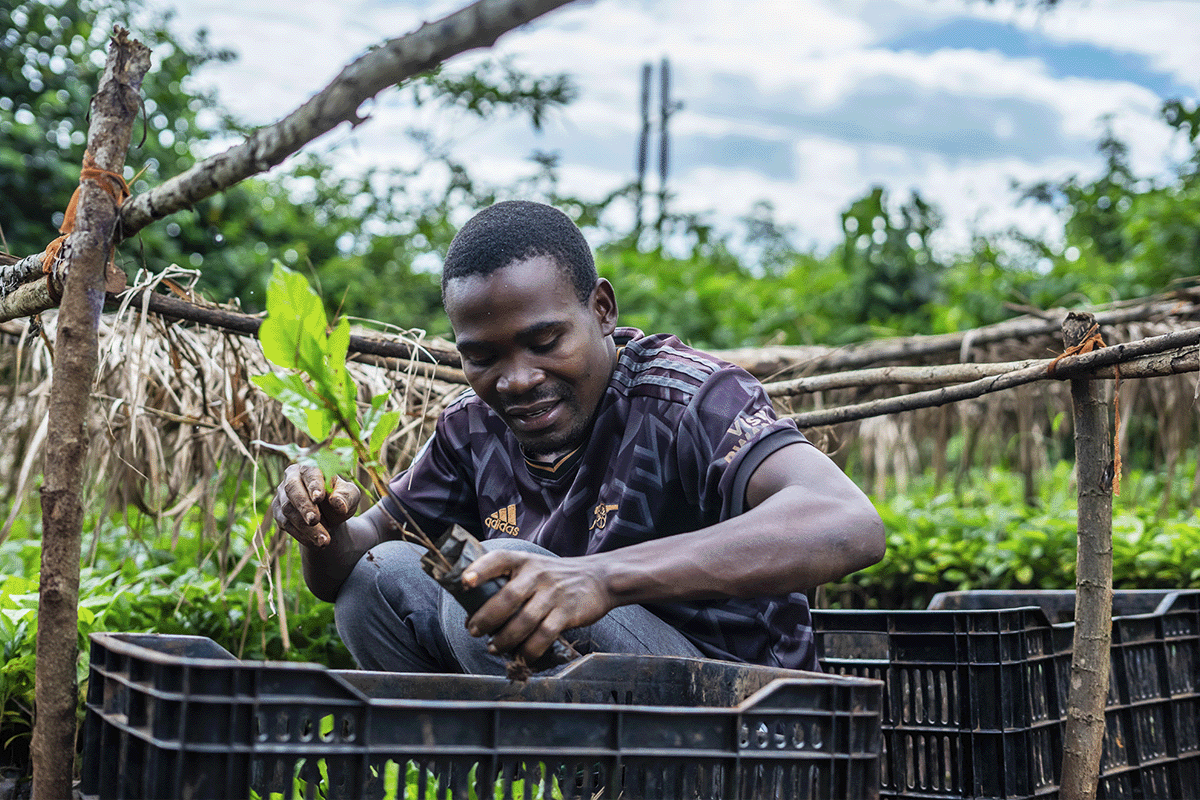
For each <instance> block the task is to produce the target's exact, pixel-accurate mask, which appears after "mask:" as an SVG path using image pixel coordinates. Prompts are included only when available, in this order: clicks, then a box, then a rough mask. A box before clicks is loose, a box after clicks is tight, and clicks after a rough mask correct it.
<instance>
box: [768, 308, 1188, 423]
mask: <svg viewBox="0 0 1200 800" xmlns="http://www.w3.org/2000/svg"><path fill="white" fill-rule="evenodd" d="M1198 344H1200V328H1188V329H1187V330H1182V331H1174V332H1172V333H1165V334H1163V335H1162V336H1152V337H1150V338H1148V339H1141V340H1139V341H1136V342H1130V343H1128V344H1118V345H1113V346H1112V347H1105V348H1103V349H1101V350H1096V351H1093V352H1091V353H1083V354H1081V355H1076V356H1067V357H1065V358H1063V359H1061V360H1060V361H1059V362H1058V364H1057V366H1056V369H1055V371H1054V374H1050V372H1049V370H1048V368H1049V366H1050V362H1051V360H1052V359H1047V360H1045V361H1038V362H1034V363H1033V364H1032V365H1031V366H1027V367H1023V368H1019V369H1015V370H1013V371H1011V372H1005V373H1004V374H1001V375H994V376H989V377H984V378H980V379H979V380H975V381H971V382H969V383H961V384H958V385H955V386H948V387H944V388H941V389H932V390H929V391H925V392H914V393H913V394H907V395H901V396H898V397H885V398H882V399H880V400H872V401H870V402H867V403H857V404H855V405H849V406H842V407H840V408H830V409H820V410H816V411H802V412H798V413H795V414H789V415H787V416H789V417H791V418H792V419H794V420H795V421H796V424H797V425H798V426H800V427H801V428H811V427H815V426H818V425H835V424H837V423H839V422H851V421H853V420H857V419H865V418H866V417H877V416H881V415H883V414H894V413H897V412H900V411H911V410H913V409H917V408H932V407H934V406H943V405H946V404H947V403H956V402H959V401H961V400H969V399H971V398H974V397H981V396H982V395H985V394H989V393H991V392H998V391H1002V390H1004V389H1011V388H1013V387H1015V386H1021V385H1024V384H1026V383H1033V382H1034V381H1039V380H1049V379H1056V380H1062V379H1066V378H1084V377H1087V376H1089V375H1091V376H1093V377H1094V373H1095V371H1096V370H1097V369H1099V368H1102V367H1112V366H1113V365H1114V364H1123V363H1126V362H1129V361H1132V360H1134V359H1138V358H1143V357H1146V356H1152V355H1156V354H1161V353H1166V352H1168V351H1171V350H1179V349H1182V348H1191V347H1195V346H1196V345H1198ZM1176 355H1177V356H1178V357H1173V358H1171V359H1168V360H1167V361H1166V364H1167V366H1169V368H1170V369H1169V371H1163V372H1155V373H1154V374H1155V375H1169V374H1175V373H1178V372H1188V371H1191V370H1192V369H1195V367H1192V366H1189V365H1190V364H1191V363H1192V362H1193V361H1194V359H1193V358H1190V357H1189V356H1190V354H1189V353H1180V354H1176ZM1150 363H1152V364H1157V365H1159V366H1162V365H1163V359H1158V360H1157V361H1154V362H1150ZM956 366H957V365H956ZM1121 375H1122V377H1135V376H1134V375H1132V374H1127V373H1126V371H1125V368H1124V367H1122V369H1121ZM1137 377H1148V376H1147V375H1145V374H1143V375H1139V376H1137Z"/></svg>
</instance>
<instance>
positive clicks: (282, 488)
mask: <svg viewBox="0 0 1200 800" xmlns="http://www.w3.org/2000/svg"><path fill="white" fill-rule="evenodd" d="M361 496H362V493H361V492H360V491H359V490H358V487H357V486H355V485H354V484H353V483H351V482H350V481H347V480H343V479H341V478H337V477H335V478H334V479H333V489H332V491H329V492H327V491H326V489H325V479H324V477H323V476H322V475H321V471H320V470H319V469H317V468H315V467H300V466H297V465H295V464H293V465H291V466H290V467H288V468H287V470H286V471H285V472H284V474H283V482H282V483H280V484H279V488H278V489H276V490H275V498H274V499H273V500H272V501H271V516H272V517H274V519H275V523H276V524H277V525H278V526H279V528H280V530H283V531H286V532H287V533H288V534H290V535H291V536H292V537H293V538H295V539H296V541H298V542H300V543H301V544H305V545H308V546H310V547H324V546H325V545H327V544H329V542H330V539H331V538H332V536H333V532H334V530H335V529H336V528H337V527H338V526H340V525H341V524H342V523H343V522H345V521H346V520H348V519H350V517H352V516H354V513H355V511H357V509H358V501H359V499H360V498H361Z"/></svg>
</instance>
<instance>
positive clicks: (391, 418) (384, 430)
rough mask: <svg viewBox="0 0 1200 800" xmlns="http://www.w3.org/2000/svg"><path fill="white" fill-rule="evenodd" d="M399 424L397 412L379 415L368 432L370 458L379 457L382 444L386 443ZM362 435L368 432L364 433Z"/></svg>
mask: <svg viewBox="0 0 1200 800" xmlns="http://www.w3.org/2000/svg"><path fill="white" fill-rule="evenodd" d="M399 424H400V412H399V411H385V412H384V413H382V414H380V415H379V418H378V419H377V420H376V421H375V426H374V428H372V430H371V431H370V432H369V435H370V437H371V441H370V443H369V445H368V446H369V447H370V449H371V455H372V456H374V457H376V458H378V457H379V451H380V449H382V448H383V443H384V442H385V441H387V437H388V436H390V435H391V434H392V431H394V430H396V426H397V425H399ZM364 433H368V432H367V431H364Z"/></svg>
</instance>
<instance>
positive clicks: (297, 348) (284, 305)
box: [258, 262, 327, 379]
mask: <svg viewBox="0 0 1200 800" xmlns="http://www.w3.org/2000/svg"><path fill="white" fill-rule="evenodd" d="M326 324H327V323H326V318H325V308H324V306H322V305H321V298H320V297H318V296H317V293H316V292H314V291H313V289H312V287H311V286H309V284H308V281H307V280H306V279H305V278H304V276H303V275H300V274H299V273H296V272H293V271H292V270H290V269H288V268H287V267H284V266H283V265H282V264H279V263H278V262H276V264H275V269H274V271H273V272H272V273H271V280H270V282H269V283H268V285H267V318H266V319H264V320H263V323H262V325H261V326H260V327H259V330H258V338H259V341H260V342H261V343H262V349H263V355H265V356H266V357H267V359H268V360H270V361H271V362H272V363H274V364H277V365H279V366H281V367H288V368H291V369H304V370H306V371H309V370H310V369H311V368H312V367H313V366H315V365H318V364H324V361H325V359H324V354H325V341H326V338H327V337H326V334H325V329H326ZM314 379H315V376H314Z"/></svg>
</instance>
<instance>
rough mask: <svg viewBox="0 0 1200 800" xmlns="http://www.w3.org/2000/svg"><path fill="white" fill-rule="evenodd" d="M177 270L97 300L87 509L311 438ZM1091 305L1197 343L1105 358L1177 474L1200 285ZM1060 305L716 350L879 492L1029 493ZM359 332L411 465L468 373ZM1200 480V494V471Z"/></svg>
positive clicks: (40, 338) (1050, 433)
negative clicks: (832, 344) (852, 340)
mask: <svg viewBox="0 0 1200 800" xmlns="http://www.w3.org/2000/svg"><path fill="white" fill-rule="evenodd" d="M163 277H164V276H155V277H153V278H147V279H146V280H145V281H142V282H140V283H139V284H138V285H137V286H135V287H134V288H132V289H129V290H127V291H125V292H123V293H121V294H119V295H113V296H112V297H111V298H110V302H111V305H110V311H109V312H108V313H106V314H105V315H104V316H103V317H102V327H101V338H100V363H99V367H98V369H97V373H96V379H95V382H94V386H93V390H92V395H91V397H92V399H91V408H92V413H90V414H89V415H88V435H89V437H90V439H91V443H92V444H91V446H90V447H89V448H88V453H89V461H88V467H87V472H88V475H89V480H88V481H87V482H86V485H88V486H89V487H92V488H91V490H92V491H93V492H94V493H95V495H96V496H94V497H92V498H91V499H90V501H89V503H88V505H89V506H90V507H96V506H98V505H99V506H102V507H108V508H112V509H122V508H125V507H134V508H137V509H139V510H141V511H143V512H145V513H149V514H152V515H156V516H161V517H165V518H168V519H172V520H182V519H183V518H184V517H185V516H186V515H187V513H188V512H189V511H190V510H191V509H193V508H195V507H197V506H199V507H202V508H204V509H209V510H211V509H212V507H213V505H214V503H215V495H216V493H217V492H218V491H219V490H220V487H219V486H218V485H217V484H216V483H214V481H213V480H212V476H213V475H215V474H218V473H220V474H223V475H235V476H243V479H244V481H245V486H246V487H249V486H250V476H251V475H252V474H253V471H254V470H264V471H265V474H263V475H262V476H261V477H262V485H263V487H264V488H263V489H262V491H267V490H268V487H269V486H270V485H273V484H271V479H272V478H273V477H274V476H277V475H278V474H279V472H280V470H281V467H282V466H283V465H284V464H283V460H282V458H281V457H280V456H279V455H278V454H277V453H274V452H273V451H270V450H267V449H264V448H263V447H262V446H261V445H260V444H259V443H260V442H270V443H284V442H293V441H302V435H301V434H300V433H299V432H298V431H297V430H296V429H295V428H294V427H293V426H292V425H291V423H289V422H288V421H287V419H286V418H285V417H284V416H283V413H282V411H281V410H280V407H279V405H278V404H277V403H275V402H274V401H273V400H271V399H270V398H268V397H266V396H265V395H264V394H263V393H262V392H261V391H260V390H259V389H258V388H257V387H256V386H255V385H254V383H253V382H252V381H251V378H252V377H253V376H255V375H259V374H262V373H264V372H267V371H269V370H270V365H269V364H268V363H267V362H266V360H265V359H264V358H263V355H262V351H261V349H260V348H259V346H258V343H257V341H256V340H255V339H254V338H253V331H254V330H255V329H256V328H257V324H258V322H260V321H261V318H260V317H257V316H253V315H249V314H242V313H239V312H238V311H236V310H235V309H232V308H227V307H222V306H218V305H215V304H212V303H205V302H202V301H199V300H197V299H195V298H192V299H190V300H189V299H180V298H177V297H176V296H174V295H164V294H158V293H156V292H155V288H156V287H158V286H160V285H162V280H161V279H162V278H163ZM186 277H187V276H186V275H180V274H178V273H176V274H174V279H173V280H172V281H170V282H171V283H173V284H174V285H175V286H176V287H178V286H179V283H180V281H181V280H183V279H184V278H186ZM618 291H619V287H618ZM151 309H154V310H151ZM1090 310H1091V311H1092V312H1093V313H1094V314H1095V315H1096V317H1097V320H1098V321H1099V322H1101V323H1102V332H1103V337H1104V340H1105V342H1106V343H1107V344H1108V346H1109V347H1108V351H1109V354H1110V355H1115V354H1117V353H1118V349H1117V348H1118V347H1119V346H1122V345H1132V344H1136V343H1141V342H1152V343H1155V342H1157V343H1160V344H1162V345H1164V346H1166V345H1172V344H1173V343H1175V342H1178V341H1183V342H1184V343H1183V344H1176V345H1175V346H1170V347H1167V349H1164V350H1161V351H1160V352H1158V353H1152V354H1150V355H1142V356H1138V357H1135V358H1127V359H1125V360H1124V361H1123V362H1116V363H1117V364H1118V365H1117V366H1116V367H1115V368H1114V367H1113V366H1112V365H1110V366H1107V367H1102V368H1100V369H1099V370H1094V371H1093V374H1095V375H1097V376H1099V377H1102V378H1105V380H1104V381H1103V386H1104V391H1105V392H1106V396H1107V399H1108V401H1109V402H1110V404H1112V405H1113V407H1114V408H1119V413H1120V439H1119V440H1118V442H1117V444H1118V446H1119V448H1120V449H1121V450H1122V451H1123V452H1125V453H1127V454H1130V453H1136V454H1137V457H1138V458H1140V459H1141V460H1143V461H1145V460H1151V461H1152V463H1153V464H1155V465H1157V466H1158V468H1160V469H1161V470H1163V471H1165V472H1166V473H1168V474H1170V475H1173V474H1174V472H1175V471H1176V470H1177V469H1178V468H1179V466H1180V462H1181V459H1183V458H1186V457H1187V454H1188V452H1189V451H1190V449H1191V448H1194V447H1195V446H1196V443H1197V441H1200V411H1198V409H1197V401H1196V398H1197V392H1198V391H1200V383H1198V381H1197V375H1198V374H1200V373H1197V372H1196V370H1197V358H1198V357H1200V356H1198V354H1200V343H1192V344H1188V343H1187V337H1189V336H1192V335H1194V334H1195V332H1196V328H1195V327H1193V326H1194V325H1195V324H1196V322H1197V320H1198V319H1200V287H1185V288H1180V289H1178V290H1176V291H1173V292H1171V293H1170V294H1167V295H1162V296H1158V297H1153V298H1147V299H1145V300H1141V301H1136V302H1125V303H1121V304H1117V305H1113V306H1106V307H1095V308H1092V309H1090ZM1065 313H1066V311H1065V309H1057V310H1048V311H1046V312H1043V313H1040V314H1037V315H1023V316H1020V317H1015V318H1013V319H1011V320H1008V321H1006V322H1004V323H1001V324H998V325H994V326H989V327H987V328H979V329H974V330H970V331H964V332H962V333H960V334H954V335H948V336H928V337H905V338H898V339H884V340H878V341H874V342H864V343H861V344H856V345H852V346H848V347H842V348H827V347H768V348H744V349H738V350H726V351H717V354H718V355H720V356H721V357H723V358H725V359H727V360H729V361H732V362H734V363H738V364H739V365H741V366H743V367H745V368H747V369H748V370H750V371H751V372H752V373H754V374H756V375H757V376H758V377H759V378H760V379H761V380H763V381H764V383H765V386H766V389H767V392H768V394H769V395H770V396H771V398H772V400H773V402H774V404H775V406H776V409H777V411H778V412H779V413H780V414H781V415H786V416H791V417H793V418H795V419H796V421H797V423H798V424H799V425H800V426H801V428H802V429H803V430H804V431H805V433H806V435H807V436H808V437H809V438H810V439H812V440H813V441H814V442H816V443H817V445H818V446H819V447H821V448H822V449H823V450H824V451H825V452H827V453H829V454H830V455H832V456H833V457H834V458H835V459H837V460H839V461H840V462H841V463H843V464H844V465H847V466H848V467H849V468H850V469H851V470H852V471H853V472H854V476H855V478H856V479H857V480H859V481H860V483H862V484H863V485H864V487H865V488H867V489H868V490H869V491H870V492H871V493H872V494H874V495H876V496H880V497H882V496H884V495H885V494H886V493H887V492H889V491H899V492H903V491H905V489H906V488H907V486H908V484H909V482H910V481H911V480H912V478H913V477H914V476H916V475H918V474H921V473H923V472H925V471H927V470H934V471H935V472H936V474H937V476H938V478H939V479H946V480H948V481H951V482H952V483H954V484H956V485H959V486H961V485H962V483H963V481H965V480H968V479H969V476H970V473H971V469H972V468H973V467H984V468H986V467H988V466H992V465H1004V466H1005V467H1007V468H1010V469H1015V470H1018V471H1020V472H1021V474H1022V475H1023V476H1025V480H1026V488H1027V494H1028V495H1029V496H1030V497H1033V496H1035V495H1036V491H1037V483H1038V481H1039V480H1040V476H1042V475H1044V474H1047V473H1049V471H1050V469H1049V468H1050V467H1051V466H1052V463H1051V462H1052V460H1053V459H1054V458H1055V457H1056V454H1059V453H1061V452H1062V444H1061V443H1063V442H1066V443H1067V446H1068V447H1069V442H1070V438H1071V433H1072V429H1071V425H1070V419H1069V415H1065V414H1064V409H1068V408H1069V407H1070V396H1069V395H1070V389H1069V385H1068V381H1067V380H1066V377H1068V376H1069V374H1070V373H1069V372H1068V371H1067V370H1066V367H1067V366H1068V365H1067V364H1066V363H1065V361H1066V360H1065V359H1064V360H1063V361H1060V362H1059V365H1057V367H1056V369H1055V371H1054V374H1053V375H1052V374H1051V373H1050V370H1049V367H1050V364H1051V363H1052V361H1053V360H1054V358H1055V357H1056V356H1057V355H1058V354H1060V353H1062V351H1063V345H1062V341H1061V336H1060V334H1059V332H1058V330H1057V326H1058V325H1060V324H1061V322H1060V321H1061V319H1062V318H1063V316H1065ZM42 320H43V322H42V325H43V329H42V330H40V331H36V330H35V329H34V327H33V325H32V324H31V323H30V322H29V321H26V320H15V321H9V322H5V323H2V324H0V334H2V335H3V336H4V337H5V338H6V339H7V341H8V342H9V346H6V347H4V348H3V349H2V350H0V370H2V371H3V374H4V375H5V376H6V382H7V383H8V390H7V391H6V392H5V393H4V395H3V396H2V397H0V405H2V406H3V416H2V419H4V420H5V423H4V425H3V427H0V491H2V492H3V496H4V498H5V499H6V500H7V501H8V502H7V505H8V507H9V509H10V510H9V514H8V517H7V519H5V520H4V524H3V527H2V528H0V539H2V538H3V537H4V536H7V534H8V531H9V529H10V527H11V525H12V522H13V519H14V518H15V516H16V515H17V513H18V511H19V509H20V508H22V507H23V506H25V504H26V502H27V501H29V500H30V499H32V498H31V497H30V492H31V489H32V488H33V487H34V486H35V481H34V477H35V475H36V474H37V468H38V466H39V465H40V464H41V459H42V458H43V457H44V452H43V445H44V443H45V439H46V431H47V409H48V398H49V389H50V384H51V381H52V379H53V368H52V351H51V343H52V342H53V340H54V334H55V328H56V321H57V315H56V314H55V312H53V311H51V312H47V313H45V314H43V315H42ZM389 328H390V329H389ZM356 333H357V335H356V336H355V339H354V341H353V342H352V345H351V351H352V360H351V364H350V369H351V370H352V373H353V374H354V376H355V379H356V380H357V381H358V383H359V386H360V388H361V393H362V396H363V397H364V398H366V397H369V396H372V395H374V394H378V393H381V392H385V391H390V392H391V394H390V397H391V400H390V401H389V402H390V404H391V406H390V407H391V408H394V409H396V410H399V411H401V412H402V413H403V414H404V419H405V421H406V422H405V424H402V425H401V426H400V427H399V429H398V430H397V431H396V432H395V433H394V434H393V435H392V436H391V438H390V439H389V441H388V442H387V445H386V447H385V450H384V458H385V463H386V464H387V465H388V466H389V467H391V468H392V469H393V470H397V471H398V470H399V469H402V468H403V467H404V466H406V465H407V463H408V461H409V460H410V459H411V457H412V456H413V454H414V453H415V452H416V450H417V449H418V448H419V447H420V445H421V443H422V442H423V441H424V439H425V438H426V437H427V436H428V435H429V433H430V432H431V430H432V423H433V420H434V419H436V416H437V414H438V412H439V411H440V410H441V409H442V408H443V407H444V406H445V405H446V404H447V403H448V402H449V401H450V400H451V399H453V397H455V396H456V395H457V394H458V393H459V392H461V391H462V390H463V389H464V388H465V386H466V381H465V379H464V377H463V374H462V372H461V371H460V370H459V369H458V367H457V360H456V356H455V355H454V351H453V347H452V346H451V345H450V344H449V343H447V342H444V341H437V340H427V339H425V338H424V337H423V336H422V335H421V332H420V331H403V330H397V329H395V328H394V326H388V325H387V324H386V323H383V322H380V323H376V324H374V325H367V326H365V327H362V328H360V329H358V330H357V331H356ZM1163 337H1167V338H1165V339H1164V338H1163ZM1087 357H1088V358H1091V359H1093V360H1095V359H1096V358H1097V356H1096V355H1094V354H1088V356H1087ZM1118 371H1119V372H1120V375H1121V378H1122V381H1121V382H1120V385H1119V391H1120V397H1119V402H1118V401H1117V397H1116V394H1117V392H1116V390H1117V388H1118V386H1117V382H1116V381H1115V377H1116V373H1117V372H1118ZM1013 376H1016V380H1014V377H1013ZM1031 378H1032V379H1031ZM1018 381H1023V382H1018ZM1006 382H1008V383H1011V384H1012V385H1009V386H1007V388H1005V387H1006ZM961 387H974V388H973V389H970V390H968V391H965V392H964V391H962V388H961ZM993 387H995V388H993ZM956 392H957V393H958V394H960V395H962V396H961V397H956V395H955V393H956ZM952 440H957V441H956V445H955V447H954V448H951V447H950V443H951V441H952ZM951 452H953V454H954V455H953V457H951V456H950V455H949V454H950V453H951ZM1125 463H1126V465H1127V466H1132V465H1133V463H1135V459H1134V458H1130V457H1128V456H1127V458H1126V461H1125ZM1170 483H1171V482H1168V484H1170ZM247 491H248V489H247ZM1193 494H1194V497H1200V485H1197V486H1196V487H1195V488H1194V492H1193ZM1169 500H1170V498H1168V497H1164V498H1163V502H1164V503H1166V502H1168V501H1169ZM205 518H206V519H211V514H208V515H205Z"/></svg>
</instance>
